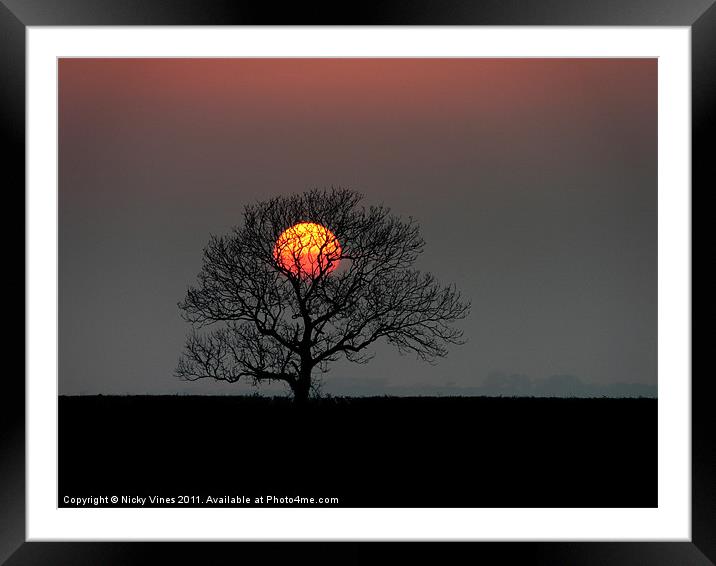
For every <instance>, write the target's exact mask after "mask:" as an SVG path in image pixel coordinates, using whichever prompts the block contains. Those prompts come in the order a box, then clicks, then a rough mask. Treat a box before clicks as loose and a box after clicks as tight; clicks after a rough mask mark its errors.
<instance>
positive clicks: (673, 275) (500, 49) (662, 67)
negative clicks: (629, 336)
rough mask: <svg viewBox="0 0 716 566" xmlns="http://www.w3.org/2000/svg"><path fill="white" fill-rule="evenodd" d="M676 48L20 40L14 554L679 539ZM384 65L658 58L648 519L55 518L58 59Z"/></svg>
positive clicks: (685, 209)
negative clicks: (23, 61)
mask: <svg viewBox="0 0 716 566" xmlns="http://www.w3.org/2000/svg"><path fill="white" fill-rule="evenodd" d="M160 37H161V41H159V40H158V39H159V38H160ZM690 46H691V30H690V28H688V27H669V28H633V27H632V28H626V27H620V28H590V27H579V28H570V27H557V28H548V27H521V28H509V27H493V26H490V27H422V28H414V27H340V28H339V27H320V28H314V27H281V28H275V27H261V28H257V27H228V26H227V27H101V28H94V27H28V28H27V196H26V207H27V223H26V230H27V234H26V242H27V248H26V249H27V258H26V259H27V262H26V265H27V272H26V276H27V282H28V286H27V293H28V295H27V312H26V320H27V325H26V328H27V330H26V332H27V336H26V344H27V350H26V356H27V360H26V362H27V365H26V368H27V375H26V379H27V381H26V402H27V411H26V442H27V452H26V454H27V455H26V458H27V461H26V465H27V471H26V474H27V493H26V498H27V499H26V502H27V540H28V541H39V540H167V541H168V540H215V541H219V540H634V541H646V540H662V541H663V540H673V541H676V540H681V541H684V540H690V539H691V517H690V513H691V425H690V421H691V402H690V399H691V353H690V352H691V338H690V328H691V322H690V319H691V315H690V308H691V307H690V295H691V278H690V270H691V265H690V257H691V241H690V233H691V224H690V222H691V220H690V207H691V202H690V201H691V197H690V194H691V168H690V163H691V141H690V140H691V126H690V120H691V92H690V84H691V76H690V63H691V61H690ZM388 56H389V57H658V58H659V78H658V85H659V102H658V107H659V126H658V131H659V143H658V153H659V165H658V175H659V187H658V202H659V213H658V221H659V235H658V245H659V256H658V257H659V315H658V320H659V331H658V337H659V409H658V412H659V418H658V422H659V424H658V430H659V456H658V461H659V492H658V496H659V507H658V508H656V509H454V508H453V509H400V508H394V509H345V508H338V509H331V508H232V509H227V508H203V509H188V508H187V509H177V508H171V509H169V508H167V509H119V508H118V509H67V508H62V509H60V508H58V507H57V506H56V502H57V481H56V471H57V443H56V438H57V436H56V434H57V315H56V313H57V136H56V135H55V134H56V124H57V58H58V57H388ZM48 124H54V125H55V130H54V131H52V130H49V129H48ZM51 132H52V133H51ZM48 313H55V316H54V317H53V316H52V315H51V314H48ZM667 345H668V349H667V348H666V346H667Z"/></svg>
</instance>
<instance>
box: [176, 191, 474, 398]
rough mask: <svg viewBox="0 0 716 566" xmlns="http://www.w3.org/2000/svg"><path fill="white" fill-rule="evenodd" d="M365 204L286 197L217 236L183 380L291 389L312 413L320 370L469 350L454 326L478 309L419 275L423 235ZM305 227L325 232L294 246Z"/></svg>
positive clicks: (336, 195)
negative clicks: (379, 348) (390, 356)
mask: <svg viewBox="0 0 716 566" xmlns="http://www.w3.org/2000/svg"><path fill="white" fill-rule="evenodd" d="M362 199H363V196H362V195H361V194H359V193H357V192H354V191H351V190H347V189H330V190H312V191H309V192H305V193H302V194H298V195H293V196H288V197H277V198H274V199H271V200H268V201H265V202H261V203H258V204H254V205H249V206H246V208H245V210H244V222H243V225H241V226H240V227H237V228H235V229H234V230H233V232H232V233H231V234H229V235H228V236H221V237H216V236H212V237H211V239H210V241H209V244H208V245H207V246H206V248H205V249H204V255H203V266H202V269H201V272H200V273H199V276H198V283H197V284H196V285H195V286H192V287H190V288H189V290H188V292H187V295H186V298H185V299H184V300H183V301H182V302H180V303H179V308H180V309H181V310H182V314H183V317H184V319H185V320H186V321H188V322H190V323H192V325H193V326H194V329H193V331H192V333H191V334H190V335H189V336H188V338H187V341H186V348H185V352H184V354H183V356H182V358H181V359H180V361H179V365H178V367H177V370H176V374H177V375H178V376H180V377H183V378H186V379H190V380H194V379H200V378H205V377H211V378H214V379H218V380H224V381H229V382H235V381H238V380H240V379H242V378H246V379H249V380H251V381H252V382H253V384H254V385H257V384H259V383H263V382H274V381H281V382H285V383H287V384H288V385H289V386H290V388H291V390H292V391H293V394H294V398H295V400H296V401H297V402H303V401H305V400H306V399H308V396H309V394H310V392H311V390H312V387H314V386H315V383H314V380H313V375H314V370H315V371H318V372H321V373H323V372H326V371H327V370H328V366H329V364H330V363H331V362H333V361H335V360H337V359H338V358H339V357H341V356H345V357H346V358H347V359H348V360H350V361H352V362H358V363H365V362H367V361H368V360H369V359H370V357H371V356H370V355H369V354H368V353H367V351H368V350H367V349H368V347H369V346H370V345H371V344H373V343H374V342H376V341H377V340H381V339H384V340H387V342H389V343H391V344H393V345H395V346H396V347H397V349H398V350H399V351H400V352H401V353H405V352H413V353H415V354H417V356H419V357H420V358H422V359H424V360H427V361H433V360H434V359H435V358H438V357H442V356H445V355H446V354H447V345H449V344H459V343H462V332H461V331H460V330H459V329H457V328H455V327H454V326H453V323H454V322H455V321H457V320H459V319H462V318H464V317H465V316H467V314H468V312H469V309H470V305H469V303H468V302H467V301H464V300H463V299H462V298H461V296H460V293H459V291H457V289H456V288H455V287H454V286H452V285H451V286H442V285H441V284H440V283H439V282H438V281H437V279H436V278H435V277H434V276H433V275H432V274H430V273H421V272H420V271H417V270H415V269H414V268H413V265H414V263H415V261H416V259H417V258H418V256H419V255H420V254H421V253H422V251H423V247H424V241H423V239H422V237H421V236H420V231H419V228H418V226H417V224H416V223H415V222H414V221H413V219H412V218H409V219H408V220H403V219H400V218H399V217H397V216H395V215H393V214H391V212H390V210H389V209H387V208H386V207H384V206H370V207H365V206H362V204H361V201H362ZM302 223H304V224H305V223H311V224H312V225H313V226H318V227H320V228H322V230H317V231H316V232H315V233H314V234H312V239H311V241H310V242H307V241H306V240H305V238H304V239H300V238H293V240H292V238H291V237H290V235H291V234H292V232H291V230H292V227H295V226H297V225H300V224H302ZM287 230H288V231H287ZM287 234H288V235H289V237H287ZM307 246H310V247H311V250H312V252H313V253H312V255H311V254H310V253H309V251H311V250H308V249H307ZM307 256H310V262H309V263H306V261H305V260H306V257H307Z"/></svg>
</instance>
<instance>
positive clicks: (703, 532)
mask: <svg viewBox="0 0 716 566" xmlns="http://www.w3.org/2000/svg"><path fill="white" fill-rule="evenodd" d="M336 8H338V10H337V9H336ZM267 24H271V25H309V24H310V25H346V24H350V25H462V26H465V25H510V26H514V25H570V26H573V25H589V26H687V27H690V28H691V41H692V187H701V189H700V190H701V191H702V192H706V189H707V187H708V186H712V185H713V181H711V182H710V183H709V181H708V180H710V179H713V178H714V175H716V160H715V159H714V158H713V156H712V150H710V149H709V148H710V146H711V144H710V143H709V141H710V139H711V138H713V137H714V136H715V135H716V4H714V0H652V1H650V2H643V1H641V0H600V1H599V2H593V1H590V0H524V1H523V2H504V1H501V0H487V1H484V0H483V1H473V2H469V1H467V0H441V1H440V2H438V1H434V0H433V1H432V2H430V1H428V0H413V1H411V2H400V1H395V0H394V1H390V2H381V3H380V4H379V5H378V3H376V5H375V6H373V5H371V4H370V3H363V4H360V3H355V4H351V5H349V6H348V5H345V4H340V3H333V4H331V5H330V6H328V5H327V6H321V5H319V4H314V3H311V4H310V6H309V5H308V4H304V3H301V4H295V5H290V4H289V5H287V6H285V7H282V8H281V10H278V9H276V7H275V6H273V5H271V4H269V3H263V4H259V3H253V4H252V5H249V4H248V3H240V2H235V1H230V0H124V1H121V0H0V100H1V101H2V102H1V107H0V111H1V115H2V120H1V125H2V139H3V142H4V144H3V145H4V147H5V150H4V154H3V157H4V159H3V165H4V170H5V175H4V179H5V183H4V185H5V192H4V194H5V199H6V200H5V203H6V208H5V210H6V211H7V212H10V211H12V212H11V215H6V218H8V217H9V216H11V217H12V219H15V218H18V217H20V210H21V209H22V210H23V215H22V216H23V224H24V185H25V121H24V117H25V31H26V27H27V26H65V25H75V26H90V25H91V26H103V25H267ZM692 194H693V189H692ZM21 195H23V196H21ZM8 197H12V200H9V198H8ZM5 225H6V226H8V230H7V232H8V234H7V237H6V240H5V241H6V242H10V241H14V239H15V238H16V236H15V238H13V240H10V238H9V235H10V234H9V232H10V230H9V224H8V223H7V222H6V223H5ZM13 234H16V232H14V231H13ZM14 247H15V246H12V245H11V246H7V248H9V249H12V248H14ZM17 253H18V255H19V254H20V252H19V251H18V252H17ZM11 259H12V260H15V259H16V258H8V260H7V261H8V262H10V261H11ZM24 261H25V257H24V253H23V258H22V259H20V258H19V257H18V258H17V259H16V261H14V262H12V265H13V266H14V267H8V268H7V270H6V281H7V280H8V279H10V280H12V281H13V282H14V284H15V285H16V286H17V287H19V286H20V282H19V280H20V279H21V278H20V277H19V276H18V275H17V273H18V272H20V267H19V266H20V265H21V264H22V265H24ZM8 276H9V277H8ZM22 280H23V289H24V288H25V284H26V283H27V281H26V280H25V277H24V269H23V277H22ZM23 292H24V291H23ZM8 302H10V301H8ZM12 303H15V304H16V305H17V306H16V308H18V309H19V308H20V305H19V303H20V301H17V300H15V301H12V302H11V304H12ZM23 317H24V312H23ZM8 330H9V331H10V332H13V333H15V332H17V331H16V330H15V329H14V328H13V327H11V326H8ZM23 336H24V334H23ZM13 357H15V358H18V359H24V357H21V356H20V355H19V354H18V350H14V356H13ZM683 377H684V378H685V379H688V377H689V376H683ZM711 379H712V377H711V376H710V375H708V374H697V373H694V374H693V376H692V538H691V541H690V542H643V543H637V542H578V543H575V542H569V543H566V542H565V543H560V542H529V543H527V542H526V543H464V544H459V545H452V546H450V547H447V546H446V545H445V544H425V543H422V544H418V545H409V547H408V548H406V546H407V545H401V547H400V549H399V552H401V554H403V560H408V559H409V558H408V557H407V556H406V553H407V554H410V553H414V552H416V553H419V555H420V557H421V558H424V559H435V560H437V559H438V557H439V558H440V559H441V560H444V555H445V553H446V552H452V550H453V549H459V550H461V551H464V552H467V553H469V555H470V560H471V561H476V562H477V561H480V560H483V559H486V558H488V557H499V562H500V563H512V562H513V561H514V562H515V563H520V562H525V563H531V564H535V563H548V564H567V563H568V564H577V563H578V564H653V565H658V564H679V565H687V564H714V563H716V450H715V449H714V446H716V438H714V434H713V430H714V428H713V424H714V419H713V417H712V416H711V410H712V409H711V407H710V405H711V395H710V393H711V391H712V387H711V384H710V382H711ZM3 385H4V388H3V391H2V394H1V395H0V399H2V405H3V407H2V409H1V410H0V425H1V428H0V562H3V561H7V562H5V563H6V564H8V565H20V564H135V563H136V564H144V563H147V564H157V563H164V564H166V563H192V564H215V563H229V561H230V562H231V563H234V562H235V561H237V560H238V559H239V558H241V559H246V557H247V555H253V556H256V557H260V558H261V560H262V561H266V560H269V561H274V560H276V561H277V560H278V559H280V558H285V557H290V558H291V559H292V560H295V559H296V558H297V557H300V555H301V554H306V555H307V556H310V558H311V560H313V561H315V560H319V561H322V562H324V561H330V562H332V563H335V562H336V561H338V563H357V562H363V561H366V560H368V559H369V558H372V557H373V556H372V555H374V554H376V553H380V554H381V555H384V554H385V552H386V550H387V547H390V548H391V549H393V548H394V547H395V545H386V544H385V543H359V542H352V543H335V544H325V543H322V544H321V543H283V544H280V545H279V544H272V545H257V544H253V543H133V542H121V543H120V542H111V543H109V542H93V543H80V542H42V543H40V542H25V387H24V368H23V371H22V372H21V371H18V370H17V369H16V368H12V369H10V368H8V369H6V372H5V375H4V379H3ZM709 425H711V426H709ZM237 545H240V547H238V546H237ZM227 557H230V558H227Z"/></svg>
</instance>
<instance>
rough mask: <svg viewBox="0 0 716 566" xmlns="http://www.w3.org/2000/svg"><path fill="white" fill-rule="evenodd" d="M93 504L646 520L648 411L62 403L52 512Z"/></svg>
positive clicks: (650, 484)
mask: <svg viewBox="0 0 716 566" xmlns="http://www.w3.org/2000/svg"><path fill="white" fill-rule="evenodd" d="M94 495H108V496H112V495H117V496H120V497H121V496H122V495H129V496H149V495H155V496H165V497H177V496H179V495H184V496H199V497H200V498H202V499H203V498H205V497H206V496H209V495H211V496H226V495H231V496H248V497H251V498H254V497H259V496H264V497H265V496H267V495H274V496H279V497H283V496H302V497H338V498H339V505H340V506H345V507H440V506H445V507H655V506H657V401H656V399H606V398H605V399H577V398H575V399H569V398H567V399H558V398H487V397H441V398H438V397H422V398H421V397H417V398H416V397H413V398H400V397H384V398H375V397H373V398H338V399H327V400H321V401H312V402H311V403H310V404H309V405H308V406H306V407H300V406H299V407H297V406H295V405H293V404H292V403H291V401H290V400H289V399H280V398H275V399H271V398H265V397H238V396H237V397H233V396H226V397H211V396H196V397H194V396H157V397H152V396H146V397H142V396H139V397H133V396H128V397H111V396H109V397H108V396H85V397H62V396H61V397H60V398H59V498H60V501H59V502H58V503H59V505H60V506H67V505H66V504H65V503H64V502H63V497H64V496H71V497H79V496H81V497H86V496H94ZM194 501H196V500H194ZM190 505H196V503H191V502H190ZM127 506H129V505H127Z"/></svg>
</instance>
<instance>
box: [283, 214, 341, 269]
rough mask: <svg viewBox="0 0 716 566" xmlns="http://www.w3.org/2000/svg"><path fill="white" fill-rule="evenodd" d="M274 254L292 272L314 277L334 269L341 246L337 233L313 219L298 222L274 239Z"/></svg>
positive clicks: (336, 265)
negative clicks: (312, 220) (311, 220)
mask: <svg viewBox="0 0 716 566" xmlns="http://www.w3.org/2000/svg"><path fill="white" fill-rule="evenodd" d="M273 255H274V258H275V259H276V262H277V263H278V265H279V266H280V267H282V268H283V269H285V270H286V271H290V272H291V273H293V274H294V275H301V276H307V277H316V276H317V275H320V274H321V273H324V274H327V273H330V272H331V271H333V270H334V269H335V268H336V267H338V264H339V263H340V257H341V246H340V244H339V243H338V239H337V238H336V236H335V235H334V234H333V232H331V231H330V230H329V229H328V228H326V227H325V226H321V225H320V224H316V223H315V222H299V223H298V224H294V225H293V226H291V227H290V228H287V229H286V230H284V231H283V232H282V233H281V235H280V236H279V237H278V239H277V240H276V245H275V246H274V250H273Z"/></svg>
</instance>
